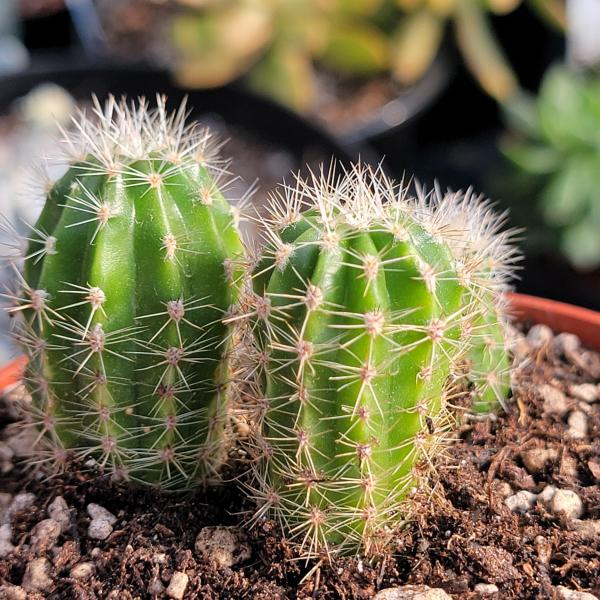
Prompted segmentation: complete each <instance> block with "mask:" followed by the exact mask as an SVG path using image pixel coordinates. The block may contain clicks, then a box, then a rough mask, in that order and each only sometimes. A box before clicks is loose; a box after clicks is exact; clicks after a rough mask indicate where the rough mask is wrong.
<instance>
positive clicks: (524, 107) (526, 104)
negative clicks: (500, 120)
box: [501, 91, 540, 138]
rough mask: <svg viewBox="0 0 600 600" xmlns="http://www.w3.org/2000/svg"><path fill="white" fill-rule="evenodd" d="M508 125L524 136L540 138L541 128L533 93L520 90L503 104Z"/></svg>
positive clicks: (503, 111)
mask: <svg viewBox="0 0 600 600" xmlns="http://www.w3.org/2000/svg"><path fill="white" fill-rule="evenodd" d="M501 110H502V114H503V117H504V120H505V121H506V123H507V125H508V127H509V128H510V129H513V130H514V131H517V132H518V133H520V134H521V135H523V136H527V137H533V138H539V137H540V130H539V123H538V116H537V107H536V99H535V97H534V96H532V95H531V94H529V93H527V92H524V91H519V92H518V93H516V94H514V95H513V96H512V97H511V98H510V99H509V100H508V101H506V102H504V103H503V104H502V105H501Z"/></svg>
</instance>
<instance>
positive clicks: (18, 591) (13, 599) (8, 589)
mask: <svg viewBox="0 0 600 600" xmlns="http://www.w3.org/2000/svg"><path fill="white" fill-rule="evenodd" d="M0 598H4V600H26V598H27V592H26V591H25V590H24V589H23V588H22V587H21V586H20V585H10V583H7V584H6V585H0Z"/></svg>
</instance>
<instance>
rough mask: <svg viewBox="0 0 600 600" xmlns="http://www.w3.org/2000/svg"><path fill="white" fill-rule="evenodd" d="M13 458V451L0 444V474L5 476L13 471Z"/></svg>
mask: <svg viewBox="0 0 600 600" xmlns="http://www.w3.org/2000/svg"><path fill="white" fill-rule="evenodd" d="M14 456H15V451H14V450H13V449H12V448H11V447H10V446H9V445H8V444H6V443H4V442H0V473H2V474H3V475H5V474H6V473H10V472H11V471H12V470H13V468H14V465H13V462H12V460H13V458H14Z"/></svg>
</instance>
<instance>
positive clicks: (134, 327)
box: [8, 98, 243, 489]
mask: <svg viewBox="0 0 600 600" xmlns="http://www.w3.org/2000/svg"><path fill="white" fill-rule="evenodd" d="M93 112H94V115H93V118H92V119H88V118H87V117H86V115H85V113H81V115H80V118H78V119H74V123H75V128H74V133H66V134H65V142H66V144H67V147H68V149H69V153H68V154H69V156H68V161H67V162H68V168H67V170H66V173H65V174H64V175H63V177H62V178H61V179H59V180H58V181H57V182H56V183H54V184H53V185H49V186H48V188H49V191H48V193H47V198H46V202H45V206H44V208H43V211H42V213H41V216H40V217H39V220H38V222H37V224H36V225H35V226H34V227H33V228H32V231H31V233H30V234H29V236H28V247H27V249H26V251H25V252H24V266H23V270H22V274H20V275H19V282H20V291H19V292H17V293H15V294H9V295H8V296H9V298H10V300H11V301H12V303H11V306H10V307H9V308H8V311H9V312H10V313H11V314H12V315H17V314H19V315H21V317H22V318H21V319H19V320H18V323H17V325H16V335H17V337H18V339H19V341H20V342H21V344H22V345H23V347H24V349H25V351H26V353H27V355H28V357H29V365H28V368H27V373H26V384H27V386H28V388H29V390H30V392H31V395H32V411H31V415H30V419H29V421H30V425H33V426H35V427H36V429H38V430H39V437H38V446H39V448H38V450H37V451H36V452H35V453H34V459H35V460H37V461H40V460H45V459H49V460H52V461H54V462H55V463H58V464H59V465H60V464H63V463H64V461H65V458H66V456H67V455H68V454H72V455H74V456H76V457H93V458H95V459H96V461H97V462H98V463H100V464H101V465H103V466H104V467H105V468H106V470H107V471H108V472H111V473H114V474H116V475H119V476H123V477H126V478H128V479H130V480H132V481H139V482H144V483H149V484H153V485H157V486H161V487H165V488H176V489H179V488H185V487H188V486H191V485H193V484H194V483H197V482H199V481H207V480H210V479H212V478H213V476H214V475H215V474H216V472H217V471H218V469H219V466H220V465H221V463H222V462H223V461H224V459H225V456H226V452H227V431H226V430H227V418H226V417H227V410H228V402H229V400H230V398H231V395H232V394H234V393H235V389H234V388H235V381H234V380H235V374H234V373H232V366H231V363H230V360H229V358H230V355H231V345H232V341H231V336H232V335H234V334H233V333H232V332H229V331H228V330H227V327H226V325H224V324H223V317H224V315H225V314H226V312H227V311H228V310H229V308H230V306H231V305H232V304H233V303H234V302H235V301H236V298H237V294H238V292H239V275H240V270H239V269H238V268H237V266H236V265H237V261H239V260H240V259H242V258H243V249H242V244H241V241H240V237H239V234H238V230H237V222H236V213H235V212H234V209H232V207H231V206H230V205H229V204H228V203H227V202H226V200H225V199H224V197H223V195H222V193H221V190H222V189H223V176H224V175H225V174H226V166H227V165H226V163H224V162H223V161H222V160H221V159H220V158H219V157H218V150H219V144H218V143H216V142H215V140H214V139H213V137H212V136H211V134H210V132H209V131H208V130H204V129H200V128H198V127H195V126H193V125H188V124H186V111H185V106H184V105H182V106H181V108H180V109H179V110H178V111H177V112H175V113H173V114H169V113H168V112H167V111H166V108H165V100H164V99H163V98H158V100H157V107H156V108H154V109H150V108H149V107H148V105H147V103H146V102H145V101H144V100H140V102H139V104H135V103H131V104H128V103H127V102H126V101H125V100H123V101H121V102H117V101H115V99H114V98H109V99H108V101H107V102H106V105H105V106H104V107H103V106H101V105H100V104H99V103H98V102H97V101H95V104H94V111H93ZM232 388H233V389H232Z"/></svg>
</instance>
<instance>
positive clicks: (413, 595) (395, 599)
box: [373, 585, 452, 600]
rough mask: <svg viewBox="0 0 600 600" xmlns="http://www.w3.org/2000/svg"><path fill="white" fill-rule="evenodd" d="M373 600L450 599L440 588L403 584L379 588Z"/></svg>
mask: <svg viewBox="0 0 600 600" xmlns="http://www.w3.org/2000/svg"><path fill="white" fill-rule="evenodd" d="M373 600H452V597H451V596H449V595H448V594H447V593H446V592H445V591H444V590H443V589H441V588H430V587H428V586H426V585H403V586H400V587H394V588H387V589H385V590H381V591H380V592H378V593H377V594H375V596H373Z"/></svg>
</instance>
